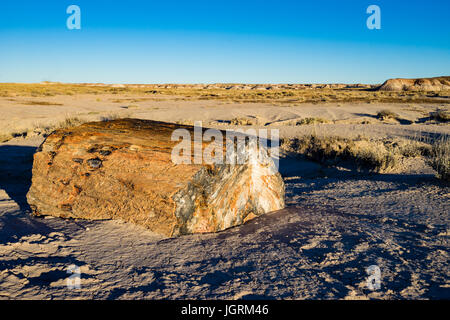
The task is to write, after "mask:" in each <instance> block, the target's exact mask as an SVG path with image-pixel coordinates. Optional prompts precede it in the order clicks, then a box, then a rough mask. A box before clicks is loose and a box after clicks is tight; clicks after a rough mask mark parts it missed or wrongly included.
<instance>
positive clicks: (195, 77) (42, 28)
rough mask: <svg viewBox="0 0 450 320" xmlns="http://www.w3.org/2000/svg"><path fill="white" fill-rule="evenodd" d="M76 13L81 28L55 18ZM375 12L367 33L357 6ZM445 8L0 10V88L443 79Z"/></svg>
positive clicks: (283, 0)
mask: <svg viewBox="0 0 450 320" xmlns="http://www.w3.org/2000/svg"><path fill="white" fill-rule="evenodd" d="M71 4H76V5H78V6H79V7H80V8H81V30H68V29H67V27H66V20H67V18H68V17H69V15H68V14H67V13H66V9H67V7H68V6H69V5H71ZM371 4H376V5H378V6H379V7H380V8H381V30H369V29H368V28H367V27H366V20H367V18H368V17H369V14H367V13H366V8H367V7H368V6H369V5H371ZM449 12H450V1H448V0H441V1H439V0H428V1H417V0H410V1H394V0H389V1H372V0H370V1H365V0H359V1H356V0H341V1H337V0H335V1H333V0H322V1H312V0H309V1H301V0H297V1H287V0H277V1H275V0H271V1H265V0H259V1H254V0H250V1H246V0H239V1H236V0H227V1H215V0H209V1H203V0H202V1H196V0H191V1H176V0H174V1H161V0H158V1H152V0H148V1H143V0H142V1H139V0H127V1H111V0H102V1H98V0H89V1H85V0H70V1H65V0H55V1H36V0H30V1H24V0H14V1H13V0H4V1H1V2H0V82H40V81H45V80H47V81H62V82H104V83H214V82H245V83H380V82H383V81H384V80H385V79H387V78H392V77H410V78H411V77H428V76H439V75H450V19H449V18H448V16H449Z"/></svg>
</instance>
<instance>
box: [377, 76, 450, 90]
mask: <svg viewBox="0 0 450 320" xmlns="http://www.w3.org/2000/svg"><path fill="white" fill-rule="evenodd" d="M378 90H382V91H441V90H450V77H435V78H417V79H402V78H396V79H389V80H386V81H385V82H384V83H383V84H382V85H381V86H380V87H379V88H378Z"/></svg>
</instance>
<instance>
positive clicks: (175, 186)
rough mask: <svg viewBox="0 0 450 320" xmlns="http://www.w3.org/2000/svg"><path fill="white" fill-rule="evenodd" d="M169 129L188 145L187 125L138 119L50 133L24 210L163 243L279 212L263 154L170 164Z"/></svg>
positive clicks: (279, 195) (274, 181) (275, 178)
mask: <svg viewBox="0 0 450 320" xmlns="http://www.w3.org/2000/svg"><path fill="white" fill-rule="evenodd" d="M175 129H185V130H187V132H189V133H191V134H190V136H191V137H192V142H193V140H194V134H193V130H194V129H193V127H191V126H183V125H176V124H170V123H164V122H157V121H149V120H137V119H122V120H115V121H106V122H91V123H86V124H83V125H81V126H79V127H74V128H68V129H60V130H57V131H55V132H54V133H52V134H51V135H50V136H48V137H47V139H46V141H45V142H44V143H43V144H42V145H41V146H40V148H39V150H38V152H37V153H36V154H35V156H34V164H33V177H32V185H31V188H30V190H29V192H28V194H27V199H28V202H29V204H30V206H31V207H32V209H33V211H34V213H35V214H36V215H52V216H57V217H63V218H81V219H119V220H123V221H127V222H133V223H136V224H139V225H143V226H145V227H146V228H148V229H150V230H152V231H155V232H157V233H159V234H163V235H165V236H177V235H181V234H189V233H202V232H214V231H219V230H223V229H226V228H229V227H232V226H235V225H239V224H242V223H244V222H245V221H247V220H249V219H252V218H254V217H256V216H258V215H260V214H262V213H266V212H269V211H274V210H278V209H281V208H283V207H284V183H283V180H282V178H281V176H280V174H279V173H278V171H277V170H276V167H275V166H274V163H273V161H272V159H271V158H270V157H268V156H267V153H264V152H262V153H261V154H262V155H263V157H262V158H261V160H260V161H258V162H246V163H244V164H235V165H228V164H204V163H202V164H175V163H173V162H172V159H171V152H172V150H173V148H174V146H175V145H177V144H178V141H172V139H171V135H172V132H173V131H174V130H175ZM223 136H224V140H225V139H226V138H225V137H226V135H225V133H224V132H223ZM202 143H203V142H202ZM206 145H208V144H206V143H203V147H206ZM224 145H225V144H224ZM255 147H256V148H258V149H257V150H256V149H255V150H250V152H258V151H261V149H260V147H259V146H253V148H255ZM247 148H252V146H251V145H250V144H249V145H248V146H247ZM264 155H265V158H264Z"/></svg>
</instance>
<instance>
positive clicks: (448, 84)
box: [41, 76, 450, 91]
mask: <svg viewBox="0 0 450 320" xmlns="http://www.w3.org/2000/svg"><path fill="white" fill-rule="evenodd" d="M41 84H47V85H51V84H60V83H58V82H48V81H45V82H41ZM80 85H85V86H93V87H112V88H126V87H128V88H155V89H161V88H162V89H168V88H171V89H177V88H185V89H188V88H189V89H227V90H233V89H234V90H277V89H278V90H280V89H282V90H286V89H294V90H295V89H297V90H301V89H369V90H381V91H442V90H450V76H445V77H435V78H417V79H404V78H396V79H389V80H386V81H385V82H384V83H383V84H382V85H381V86H380V85H373V84H342V83H330V84H242V83H214V84H176V83H166V84H104V83H80Z"/></svg>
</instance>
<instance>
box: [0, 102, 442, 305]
mask: <svg viewBox="0 0 450 320" xmlns="http://www.w3.org/2000/svg"><path fill="white" fill-rule="evenodd" d="M449 102H450V101H449V98H448V97H444V99H443V100H442V99H441V100H440V101H438V102H420V101H419V102H415V101H413V102H396V103H389V102H372V103H367V102H361V101H359V102H358V101H357V102H333V101H332V100H331V101H327V102H319V103H316V102H314V103H310V102H305V103H292V104H281V105H280V104H279V103H274V102H273V101H261V102H260V101H257V102H245V101H232V100H221V99H195V98H189V99H181V98H180V96H178V95H161V96H158V99H148V96H145V95H140V94H138V93H124V94H109V93H101V94H95V95H93V94H76V95H55V96H45V97H41V96H39V97H32V96H3V97H0V128H2V131H1V133H2V134H3V135H8V134H11V133H13V137H12V138H10V139H5V140H8V141H6V142H3V143H1V144H0V230H1V231H0V298H3V299H10V298H13V299H35V298H37V299H51V298H54V299H86V298H96V299H97V298H98V299H142V298H145V299H147V298H148V299H162V298H169V299H188V298H193V299H201V298H202V299H203V298H209V299H217V298H226V299H232V298H234V299H238V298H243V299H246V298H250V299H252V298H253V299H257V298H267V299H367V298H375V299H443V298H444V299H449V298H450V280H449V265H448V261H449V243H448V240H449V232H450V229H449V215H448V214H449V212H450V186H449V185H448V183H446V182H445V181H442V180H440V179H438V178H437V177H436V172H435V171H434V170H433V169H432V168H431V167H430V166H428V165H427V164H426V162H425V160H424V159H423V157H420V156H417V157H408V158H404V159H401V161H400V163H399V164H398V165H397V166H396V168H395V170H391V171H389V172H383V173H368V172H365V171H358V170H352V169H349V168H344V167H340V166H325V165H324V164H321V163H317V162H313V161H311V160H308V159H305V158H303V157H297V156H294V155H292V154H288V153H286V154H283V157H282V158H281V160H280V173H281V174H282V176H283V178H284V181H285V184H286V202H287V205H288V206H287V208H286V209H283V210H280V211H277V212H272V213H269V214H265V215H263V216H261V217H258V218H257V219H254V220H252V221H250V222H248V223H246V224H245V225H242V226H240V227H235V228H232V229H228V230H225V231H222V232H219V233H215V234H197V235H188V236H182V237H179V238H174V239H170V238H169V239H167V238H162V237H160V236H158V235H156V234H153V233H151V232H150V231H148V230H145V229H143V228H141V227H138V226H135V225H132V224H126V223H121V222H120V221H82V220H63V219H59V218H50V217H43V218H42V217H39V218H38V217H33V216H31V215H30V208H29V207H28V205H27V202H26V198H25V196H26V193H27V191H28V188H29V186H30V179H31V168H32V159H33V158H32V157H33V153H34V152H35V150H36V148H37V147H38V146H39V145H40V144H41V143H42V141H43V139H44V137H43V134H42V133H43V132H45V131H46V130H49V129H48V128H52V126H55V125H57V124H58V123H61V122H64V121H65V119H74V118H77V119H78V120H82V121H87V120H98V119H100V118H102V117H105V118H111V117H112V118H114V117H133V118H142V119H153V120H161V121H170V122H179V123H184V124H190V123H193V121H196V120H201V121H202V122H203V125H204V126H208V127H217V128H236V127H239V124H240V123H242V121H244V123H245V124H247V125H246V126H245V127H246V128H249V127H254V128H277V129H280V134H281V137H282V138H285V139H287V138H295V137H299V136H302V135H305V134H317V135H320V136H328V135H333V136H340V137H346V138H357V137H361V136H362V137H365V138H367V139H391V140H398V139H400V140H401V139H416V138H417V137H423V136H426V137H428V138H430V137H431V138H433V137H435V136H442V135H448V134H450V126H449V125H448V123H441V122H436V121H432V120H431V119H429V115H430V113H433V112H436V111H439V110H441V111H442V110H444V111H446V112H448V111H449ZM383 109H388V110H391V111H393V112H395V113H396V114H397V117H396V119H385V120H382V119H379V118H378V117H377V113H378V112H379V111H380V110H383ZM308 118H310V119H321V120H320V121H313V122H314V123H313V124H306V123H305V124H299V122H301V120H302V119H308ZM235 119H238V120H239V119H240V120H241V122H239V121H235ZM320 122H322V123H320ZM71 264H76V265H78V266H80V267H81V272H82V273H81V279H82V280H81V288H80V289H68V288H67V286H66V279H67V277H68V276H69V275H68V274H67V272H66V270H67V268H68V266H69V265H71ZM374 264H375V265H378V266H379V267H380V269H381V289H380V290H377V291H371V290H369V289H368V288H367V285H366V279H367V277H368V275H367V273H366V268H367V267H368V266H369V265H374Z"/></svg>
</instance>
